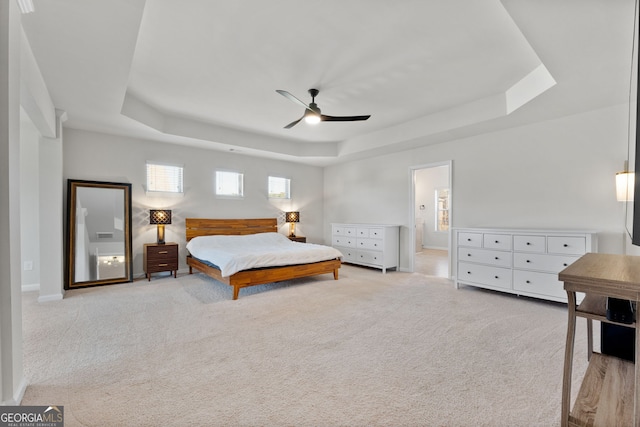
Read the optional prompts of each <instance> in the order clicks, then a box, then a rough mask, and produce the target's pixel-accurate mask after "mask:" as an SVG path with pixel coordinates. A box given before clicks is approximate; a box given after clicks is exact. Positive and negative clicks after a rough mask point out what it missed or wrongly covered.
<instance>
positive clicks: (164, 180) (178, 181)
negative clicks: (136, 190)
mask: <svg viewBox="0 0 640 427" xmlns="http://www.w3.org/2000/svg"><path fill="white" fill-rule="evenodd" d="M182 170H183V168H182V166H176V165H168V164H162V163H152V162H147V191H157V192H165V193H182V192H183V184H182Z"/></svg>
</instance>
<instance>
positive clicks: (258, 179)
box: [63, 129, 324, 277]
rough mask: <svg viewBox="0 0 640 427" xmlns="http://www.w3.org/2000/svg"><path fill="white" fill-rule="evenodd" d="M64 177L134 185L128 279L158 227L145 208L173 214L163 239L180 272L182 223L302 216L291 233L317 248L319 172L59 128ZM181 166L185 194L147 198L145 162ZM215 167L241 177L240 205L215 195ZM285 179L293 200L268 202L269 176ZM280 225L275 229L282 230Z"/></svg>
mask: <svg viewBox="0 0 640 427" xmlns="http://www.w3.org/2000/svg"><path fill="white" fill-rule="evenodd" d="M63 150H64V154H63V155H64V172H63V174H64V178H65V180H66V179H85V180H96V181H112V182H128V183H131V184H132V191H131V193H132V194H131V195H132V204H133V206H132V208H133V209H132V210H133V212H132V217H133V221H132V231H133V242H132V243H133V255H134V260H133V268H134V276H135V277H137V276H141V275H143V270H142V247H143V245H144V244H145V243H153V242H155V241H156V227H155V226H153V225H149V209H155V208H168V209H171V210H172V224H171V225H167V226H166V228H165V233H166V241H167V242H177V243H179V245H180V255H179V259H180V269H185V268H186V262H185V256H186V250H185V244H186V242H185V226H184V219H185V218H276V217H277V218H280V216H281V212H283V211H289V210H298V211H300V222H299V223H298V224H297V225H296V234H298V235H301V236H307V241H308V242H315V243H323V241H322V239H323V231H324V218H323V203H324V202H323V169H322V168H320V167H314V166H307V165H301V164H296V163H291V162H285V161H278V160H269V159H263V158H255V157H250V156H245V155H242V154H237V153H227V152H221V151H212V150H205V149H200V148H194V147H186V146H180V145H175V144H165V143H161V142H155V141H148V140H141V139H132V138H125V137H120V136H113V135H106V134H100V133H93V132H87V131H80V130H74V129H65V136H64V144H63ZM147 160H154V161H159V162H166V163H175V164H181V165H183V166H184V188H185V193H184V196H182V197H180V196H164V197H162V196H153V195H147V194H146V193H145V188H144V186H145V185H146V175H145V174H146V161H147ZM216 168H219V169H225V170H235V171H238V172H242V173H244V185H245V196H244V198H243V199H242V200H229V199H218V198H216V197H215V195H214V192H213V190H214V176H215V170H216ZM269 175H275V176H284V177H287V178H290V179H291V194H292V199H291V200H269V198H268V197H267V177H268V176H269ZM287 230H288V229H287V227H286V225H285V224H284V223H281V229H280V231H281V232H282V233H286V232H287Z"/></svg>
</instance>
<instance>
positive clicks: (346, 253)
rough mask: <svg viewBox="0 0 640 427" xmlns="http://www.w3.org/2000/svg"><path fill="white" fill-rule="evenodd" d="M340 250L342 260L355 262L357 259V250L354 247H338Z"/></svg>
mask: <svg viewBox="0 0 640 427" xmlns="http://www.w3.org/2000/svg"><path fill="white" fill-rule="evenodd" d="M340 252H342V262H356V261H357V260H358V254H357V253H358V251H357V250H356V249H355V248H340Z"/></svg>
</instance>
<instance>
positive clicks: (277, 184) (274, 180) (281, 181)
mask: <svg viewBox="0 0 640 427" xmlns="http://www.w3.org/2000/svg"><path fill="white" fill-rule="evenodd" d="M269 198H270V199H290V198H291V180H290V179H289V178H281V177H279V176H270V177H269Z"/></svg>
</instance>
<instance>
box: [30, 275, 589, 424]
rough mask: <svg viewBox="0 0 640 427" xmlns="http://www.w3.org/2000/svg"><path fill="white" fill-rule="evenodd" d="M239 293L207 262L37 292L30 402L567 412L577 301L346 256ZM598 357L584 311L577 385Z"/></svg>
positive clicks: (175, 412)
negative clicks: (569, 327)
mask: <svg viewBox="0 0 640 427" xmlns="http://www.w3.org/2000/svg"><path fill="white" fill-rule="evenodd" d="M231 296H232V289H231V287H229V286H227V285H223V284H221V283H219V282H216V281H214V280H213V279H210V278H208V277H206V276H204V275H201V274H194V275H186V274H185V275H180V276H178V278H177V279H174V278H172V277H167V278H160V279H153V280H152V281H151V282H147V281H146V280H139V281H136V282H133V283H130V284H122V285H112V286H104V287H97V288H88V289H81V290H73V291H68V292H67V294H66V296H65V298H64V300H62V301H58V302H48V303H42V304H40V303H38V302H37V293H35V292H29V293H25V294H24V297H23V315H24V353H25V356H24V364H25V371H26V376H27V378H28V380H29V383H30V385H29V386H28V388H27V391H26V393H25V396H24V399H23V401H22V404H24V405H64V410H65V421H66V422H65V426H67V427H71V426H116V425H118V426H157V425H163V426H174V425H175V426H178V425H179V426H492V427H494V426H510V427H514V426H527V427H531V426H545V427H547V426H554V425H559V420H560V403H561V389H562V367H563V357H564V345H565V336H566V323H567V312H566V305H562V304H556V303H549V302H543V301H538V300H534V299H529V298H519V297H517V296H513V295H506V294H500V293H495V292H490V291H486V290H481V289H475V288H471V287H463V288H461V289H459V290H456V289H454V287H453V284H452V282H451V281H449V280H447V279H443V278H438V277H433V276H425V275H421V274H416V273H414V274H410V273H402V272H393V271H392V272H388V273H387V274H382V273H381V272H380V271H379V270H370V269H366V268H361V267H355V266H347V265H344V266H343V267H342V268H341V270H340V280H338V281H334V280H333V278H332V276H331V275H323V276H317V277H315V278H307V279H298V280H292V281H289V282H284V283H281V284H270V285H263V286H258V287H254V288H248V289H243V290H241V291H240V299H238V300H237V301H233V300H231ZM586 364H587V362H586V325H585V322H584V321H579V322H578V331H577V342H576V357H575V362H574V382H575V383H576V384H579V381H580V379H581V377H582V374H583V373H584V371H585V369H586ZM576 390H577V385H574V396H575V394H576Z"/></svg>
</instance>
